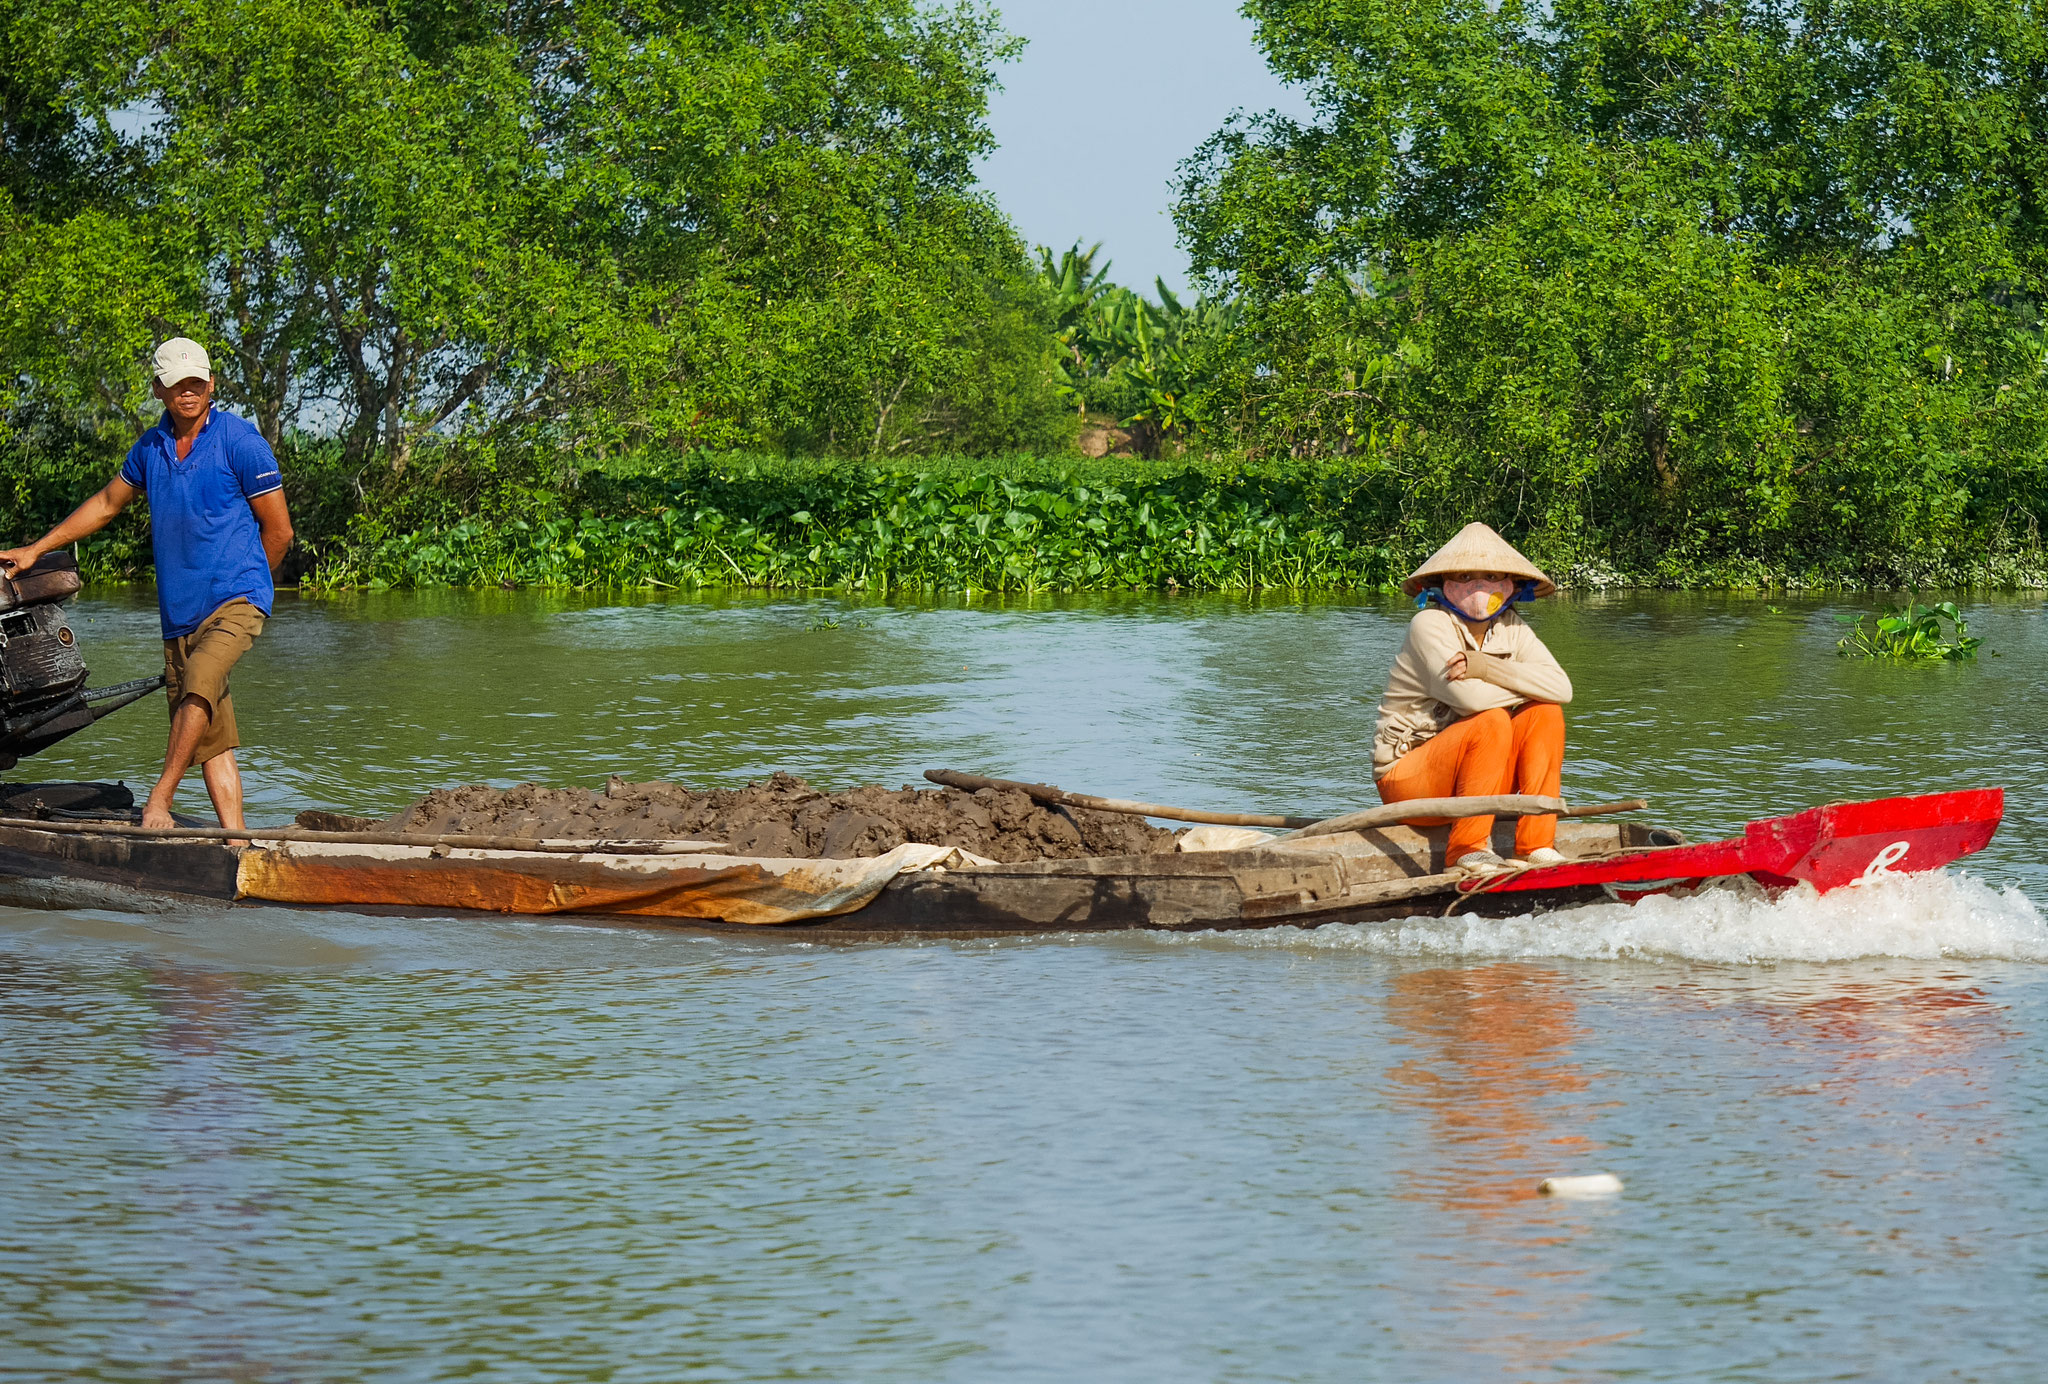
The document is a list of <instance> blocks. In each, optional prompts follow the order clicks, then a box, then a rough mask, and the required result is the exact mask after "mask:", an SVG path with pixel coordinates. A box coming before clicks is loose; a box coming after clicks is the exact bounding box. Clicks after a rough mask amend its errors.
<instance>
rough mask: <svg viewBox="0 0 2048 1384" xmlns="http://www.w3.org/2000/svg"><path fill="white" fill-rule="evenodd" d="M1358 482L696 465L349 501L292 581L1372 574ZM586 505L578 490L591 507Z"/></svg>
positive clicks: (1134, 579) (1274, 470) (1373, 578)
mask: <svg viewBox="0 0 2048 1384" xmlns="http://www.w3.org/2000/svg"><path fill="white" fill-rule="evenodd" d="M1373 484H1375V478H1373V477H1371V476H1370V475H1366V474H1361V473H1359V472H1356V471H1352V470H1347V469H1341V468H1325V467H1317V466H1304V465H1295V464H1283V465H1279V466H1275V467H1271V468H1266V469H1262V470H1254V469H1251V468H1241V469H1216V470H1199V469H1195V468H1188V469H1186V470H1180V471H1169V472H1165V473H1162V474H1158V475H1151V476H1145V477H1143V478H1140V477H1137V476H1132V477H1130V478H1128V479H1126V480H1123V481H1121V482H1120V481H1118V480H1117V479H1115V478H1113V477H1109V476H1093V475H1091V476H1081V475H1074V474H1068V475H1064V476H1038V477H1028V478H1021V479H1020V478H1013V477H1010V476H1003V475H989V474H979V475H977V474H972V473H959V472H952V473H948V472H944V471H923V470H914V469H905V470H896V469H893V468H884V467H871V466H860V465H847V466H839V467H834V468H831V469H829V470H806V469H803V468H800V467H793V466H791V467H775V466H768V465H762V466H754V465H736V466H731V467H723V466H716V465H707V466H702V467H692V468H689V469H688V470H687V471H685V472H684V473H683V474H680V475H674V476H670V477H665V478H662V479H660V480H657V481H655V482H653V483H651V484H641V483H638V482H636V483H634V484H633V488H632V489H630V490H615V491H611V492H606V491H603V490H602V488H601V487H598V488H596V489H595V490H594V491H593V493H591V494H589V495H587V496H585V497H584V498H585V500H586V503H587V504H589V506H590V507H588V508H583V509H582V510H581V512H564V511H563V510H562V509H560V508H556V509H554V510H552V511H550V510H549V509H548V508H546V507H544V506H540V507H536V508H533V509H529V510H527V511H525V512H523V513H506V512H502V511H501V512H498V513H495V514H493V513H490V511H489V510H488V508H486V509H484V511H483V512H471V513H469V514H466V515H464V516H462V517H460V518H459V519H455V520H453V521H452V522H432V521H431V520H430V521H428V522H418V521H417V520H415V521H414V522H411V523H408V522H405V521H404V520H399V521H398V522H393V520H392V518H391V517H386V516H374V515H368V514H364V515H358V516H357V517H356V518H355V519H354V520H353V521H351V524H350V528H349V531H348V533H347V535H346V537H345V539H344V541H343V542H341V543H339V544H337V545H334V546H333V547H331V548H330V549H329V550H328V552H327V553H326V554H324V555H323V558H322V560H321V562H320V565H319V567H318V568H317V569H316V570H315V571H314V572H313V573H311V574H310V575H309V576H308V578H307V579H306V585H308V586H309V587H316V588H320V587H324V588H330V589H333V588H383V587H432V586H508V587H527V586H538V587H571V588H575V587H581V588H592V587H596V588H605V587H611V588H634V587H639V588H650V587H651V588H657V589H662V588H667V589H684V590H693V589H698V588H704V587H755V588H773V589H784V590H791V589H795V590H802V589H841V590H848V589H850V590H862V591H898V590H909V591H1002V592H1033V591H1103V590H1162V589H1163V590H1183V591H1252V590H1260V589H1270V588H1292V589H1310V588H1343V587H1353V588H1374V587H1378V586H1380V585H1382V584H1384V583H1385V582H1386V581H1387V580H1388V579H1389V577H1390V575H1391V574H1392V565H1393V562H1394V553H1393V550H1392V549H1391V548H1390V547H1389V546H1388V543H1387V536H1386V535H1385V533H1384V531H1383V530H1381V531H1374V530H1373V529H1371V528H1368V525H1367V524H1366V523H1365V522H1362V520H1364V519H1365V518H1366V517H1367V516H1370V515H1371V514H1373V513H1374V511H1375V509H1376V508H1377V506H1374V505H1369V504H1361V503H1359V500H1358V496H1357V495H1356V494H1355V493H1354V492H1356V491H1357V490H1359V489H1360V488H1361V487H1370V486H1371V485H1373ZM593 502H594V503H593Z"/></svg>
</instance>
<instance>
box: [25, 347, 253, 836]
mask: <svg viewBox="0 0 2048 1384" xmlns="http://www.w3.org/2000/svg"><path fill="white" fill-rule="evenodd" d="M153 364H154V366H155V372H156V379H155V381H154V382H153V383H152V384H151V386H150V392H151V393H152V394H154V395H156V397H157V399H158V401H160V402H161V403H162V404H163V406H164V416H163V418H162V420H161V421H159V422H158V423H157V425H156V426H155V427H153V428H151V429H150V430H149V431H148V432H146V433H144V434H143V435H142V437H141V439H140V440H139V441H137V442H136V444H135V445H134V447H132V448H130V449H129V452H128V460H127V462H126V463H125V464H124V465H123V466H122V467H121V474H120V475H118V476H116V477H114V479H112V480H110V481H108V482H107V484H106V486H105V487H104V488H103V489H102V490H101V491H100V492H99V493H98V494H97V495H94V496H93V497H92V498H91V499H89V500H87V501H86V502H85V503H84V504H82V505H80V506H79V507H78V508H77V509H76V510H74V511H72V514H71V517H70V518H68V519H66V520H65V521H64V522H63V523H61V524H59V525H57V527H56V528H54V529H51V530H50V531H49V532H48V533H46V534H44V535H43V536H42V537H41V538H39V539H37V540H36V541H35V542H34V543H31V544H29V545H28V546H27V547H25V548H12V549H8V550H6V551H4V552H0V564H4V565H5V566H7V567H9V568H12V569H16V570H22V571H25V570H27V569H28V568H30V567H33V566H35V564H36V563H37V562H38V561H39V560H40V559H41V558H42V556H43V554H44V553H47V552H50V551H52V550H53V549H56V548H64V547H69V546H70V545H71V544H73V543H76V542H77V541H78V540H79V539H81V538H84V537H86V536H87V535H88V534H94V533H98V532H99V531H100V530H101V529H103V528H105V527H106V526H107V525H108V524H110V523H112V522H113V520H114V516H115V515H117V514H119V513H120V512H121V511H122V510H124V509H126V508H127V507H128V505H129V503H130V502H131V501H133V500H134V499H135V497H136V496H137V495H144V494H146V495H148V496H149V541H150V547H151V548H152V550H153V551H154V553H155V556H156V589H157V613H158V615H159V616H160V617H161V619H162V622H163V635H164V677H165V681H166V684H167V685H166V687H165V691H166V692H168V693H169V695H170V704H171V740H170V747H169V749H168V750H167V751H166V753H165V755H164V772H163V777H161V778H159V779H158V780H157V783H156V787H155V788H153V789H151V790H150V794H149V801H148V802H147V803H146V804H144V806H143V809H142V824H143V825H144V826H146V827H168V826H170V825H171V800H172V798H173V797H174V796H175V795H176V793H177V791H178V782H179V780H180V779H182V778H184V776H185V771H186V770H187V769H189V768H191V767H192V766H193V765H194V764H197V765H198V766H199V768H200V773H201V775H202V776H203V777H204V778H205V780H206V792H207V796H209V797H210V798H212V799H213V807H214V811H215V812H217V813H219V814H220V824H221V825H222V826H224V827H228V828H231V829H239V828H241V827H242V826H244V825H245V822H244V820H243V817H242V777H241V774H240V773H239V772H238V771H237V769H236V767H235V746H237V745H239V744H241V743H242V742H241V737H240V735H239V734H237V732H236V728H235V704H234V701H233V700H232V699H231V698H230V697H229V695H228V674H229V672H230V671H231V670H232V669H233V668H234V666H235V661H236V660H237V659H239V658H240V657H241V656H242V655H243V654H245V653H247V652H248V651H249V646H250V645H252V644H253V643H255V641H256V636H257V635H258V634H260V633H262V631H263V622H264V620H265V619H266V618H268V617H269V615H270V607H271V601H272V596H273V591H274V588H273V587H272V585H271V578H270V574H271V572H272V570H273V569H275V568H276V566H277V564H278V563H280V562H282V561H283V560H284V554H285V549H287V548H289V547H290V546H291V542H292V521H291V515H290V514H289V513H288V512H287V511H286V509H285V503H284V480H283V478H282V477H281V476H280V475H279V474H278V467H277V458H276V456H274V455H273V454H272V453H271V450H270V444H269V443H267V442H265V441H264V440H263V435H262V434H261V433H259V432H257V431H256V429H255V428H253V427H251V426H250V425H249V424H247V423H245V422H243V421H242V420H241V419H239V418H237V417H235V416H234V415H233V414H230V413H223V412H221V411H219V410H217V409H215V408H214V406H213V364H212V362H211V361H209V360H208V359H207V356H206V350H205V348H204V347H202V346H201V345H200V344H199V343H198V342H196V341H191V340H188V339H187V338H185V337H174V338H173V339H171V340H169V341H166V342H165V343H164V344H163V345H161V346H159V347H157V350H156V357H155V360H154V362H153Z"/></svg>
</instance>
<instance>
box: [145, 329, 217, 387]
mask: <svg viewBox="0 0 2048 1384" xmlns="http://www.w3.org/2000/svg"><path fill="white" fill-rule="evenodd" d="M155 365H156V382H157V383H158V384H161V385H174V384H176V383H177V382H178V381H179V380H208V379H212V378H213V362H212V361H210V360H208V359H207V358H206V348H205V347H204V346H201V345H200V344H199V343H198V342H196V341H194V340H193V339H192V338H191V337H189V336H174V337H172V338H171V339H170V340H169V341H166V342H165V343H164V344H163V345H161V346H159V347H157V348H156V356H155Z"/></svg>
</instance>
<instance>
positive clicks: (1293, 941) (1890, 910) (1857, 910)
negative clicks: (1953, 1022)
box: [1212, 873, 2048, 964]
mask: <svg viewBox="0 0 2048 1384" xmlns="http://www.w3.org/2000/svg"><path fill="white" fill-rule="evenodd" d="M1212 936H1213V937H1227V938H1228V939H1229V940H1230V941H1232V942H1235V943H1238V944H1240V945H1246V946H1283V947H1310V948H1356V949H1359V950H1364V951H1374V952H1380V953H1384V954H1386V955H1389V956H1459V957H1485V958H1507V957H1546V956H1547V957H1582V958H1587V959H1594V960H1599V959H1608V958H1617V959H1618V958H1627V957H1660V958H1665V957H1676V958H1681V959H1684V960H1690V961H1719V962H1733V963H1737V964H1744V963H1754V962H1766V961H1848V960H1853V959H1856V958H1858V957H1906V958H1913V959H1920V960H1944V959H1951V958H1952V959H1980V960H1998V961H2048V923H2044V921H2043V920H2042V917H2041V913H2040V910H2039V909H2037V908H2035V906H2034V904H2033V901H2032V900H2030V899H2029V898H2027V896H2026V895H2025V894H2022V893H2021V892H2020V891H2019V890H2018V889H2013V888H2007V889H1994V888H1992V887H1991V886H1989V885H1987V884H1985V883H1983V882H1982V881H1980V880H1977V879H1973V878H1971V877H1970V876H1968V875H1962V874H1948V873H1932V874H1919V875H1901V876H1898V877H1897V878H1895V879H1890V880H1886V881H1883V882H1882V883H1879V884H1875V885H1872V886H1868V887H1865V888H1860V889H1838V890H1836V891H1835V892H1833V893H1831V894H1825V895H1823V894H1817V893H1815V892H1814V891H1813V890H1812V889H1811V888H1808V887H1801V888H1799V889H1794V890H1788V891H1787V892H1785V893H1783V894H1781V895H1779V896H1778V897H1777V898H1775V899H1772V898H1767V897H1764V896H1763V895H1762V894H1761V893H1760V892H1746V893H1745V892H1737V891H1735V890H1706V891H1702V892H1701V893H1699V894H1696V895H1694V896H1692V897H1690V898H1665V897H1651V898H1646V899H1644V900H1642V901H1641V902H1640V903H1637V904H1635V905H1633V906H1629V905H1625V904H1618V903H1600V904H1589V905H1586V906H1584V907H1580V908H1571V909H1564V910H1562V911H1559V912H1556V913H1536V914H1526V913H1525V914H1522V915H1520V916H1518V917H1512V918H1468V917H1463V916H1454V917H1450V918H1411V919H1407V920H1405V921H1401V922H1392V923H1332V924H1330V925H1328V926H1326V927H1321V928H1316V929H1314V930H1304V929H1301V928H1275V929H1271V930H1268V931H1262V932H1233V933H1223V934H1212Z"/></svg>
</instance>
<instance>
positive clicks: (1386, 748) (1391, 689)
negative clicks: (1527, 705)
mask: <svg viewBox="0 0 2048 1384" xmlns="http://www.w3.org/2000/svg"><path fill="white" fill-rule="evenodd" d="M1460 649H1462V650H1464V651H1465V654H1466V667H1467V670H1468V671H1467V675H1466V676H1465V677H1463V678H1460V679H1459V680H1458V681H1456V682H1452V681H1450V680H1449V679H1447V678H1445V677H1444V665H1445V664H1446V663H1449V662H1450V661H1451V655H1453V654H1455V653H1457V652H1458V651H1459V650H1460ZM1571 699H1572V680H1571V679H1570V678H1569V677H1567V676H1566V675H1565V671H1564V669H1563V668H1562V667H1560V666H1559V665H1558V662H1557V659H1556V658H1554V657H1553V656H1552V655H1551V652H1550V650H1549V649H1547V648H1545V647H1544V644H1543V641H1542V640H1541V639H1538V638H1537V637H1536V631H1534V630H1532V629H1530V628H1529V626H1528V625H1527V624H1525V623H1524V622H1523V620H1522V617H1521V616H1520V615H1518V614H1516V613H1515V612H1514V611H1512V610H1511V611H1509V612H1508V613H1507V614H1505V615H1503V616H1501V617H1500V618H1499V619H1498V620H1495V621H1494V622H1493V623H1492V624H1491V625H1489V626H1487V629H1486V642H1485V643H1484V644H1483V645H1482V644H1480V643H1479V642H1477V641H1476V640H1474V639H1473V637H1472V629H1471V626H1469V625H1467V624H1466V623H1465V622H1464V621H1463V620H1460V619H1458V618H1457V617H1456V616H1454V615H1452V614H1451V613H1450V612H1449V611H1447V610H1441V609H1439V608H1437V607H1436V606H1431V607H1429V608H1428V609H1427V610H1422V611H1418V612H1417V613H1416V616H1415V618H1414V619H1413V620H1410V621H1409V622H1408V642H1407V643H1405V644H1403V645H1402V646H1401V652H1400V653H1399V654H1397V655H1395V657H1394V671H1393V672H1392V673H1391V674H1389V675H1388V677H1387V694H1386V696H1384V697H1382V698H1381V699H1380V719H1379V728H1378V729H1377V730H1376V731H1375V732H1374V734H1373V741H1372V776H1373V777H1374V778H1376V779H1377V778H1380V777H1382V776H1384V775H1385V774H1386V772H1387V771H1388V770H1389V769H1391V768H1393V767H1394V761H1395V760H1397V759H1399V758H1400V757H1401V756H1402V755H1404V754H1406V753H1408V751H1410V750H1412V749H1414V748H1415V747H1416V746H1417V745H1420V744H1421V743H1422V742H1423V741H1425V740H1427V739H1429V738H1430V737H1431V736H1433V735H1435V734H1436V733H1437V732H1438V731H1441V730H1443V729H1445V728H1446V727H1448V726H1451V725H1453V724H1455V723H1456V722H1458V721H1462V720H1464V719H1465V718H1466V717H1467V716H1470V715H1472V714H1473V713H1475V712H1480V711H1489V710H1491V709H1492V708H1494V707H1497V706H1498V707H1505V708H1509V709H1513V708H1514V707H1518V706H1520V705H1521V704H1522V703H1523V702H1555V703H1557V704H1558V705H1559V706H1564V705H1567V704H1569V703H1570V701H1571Z"/></svg>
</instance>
